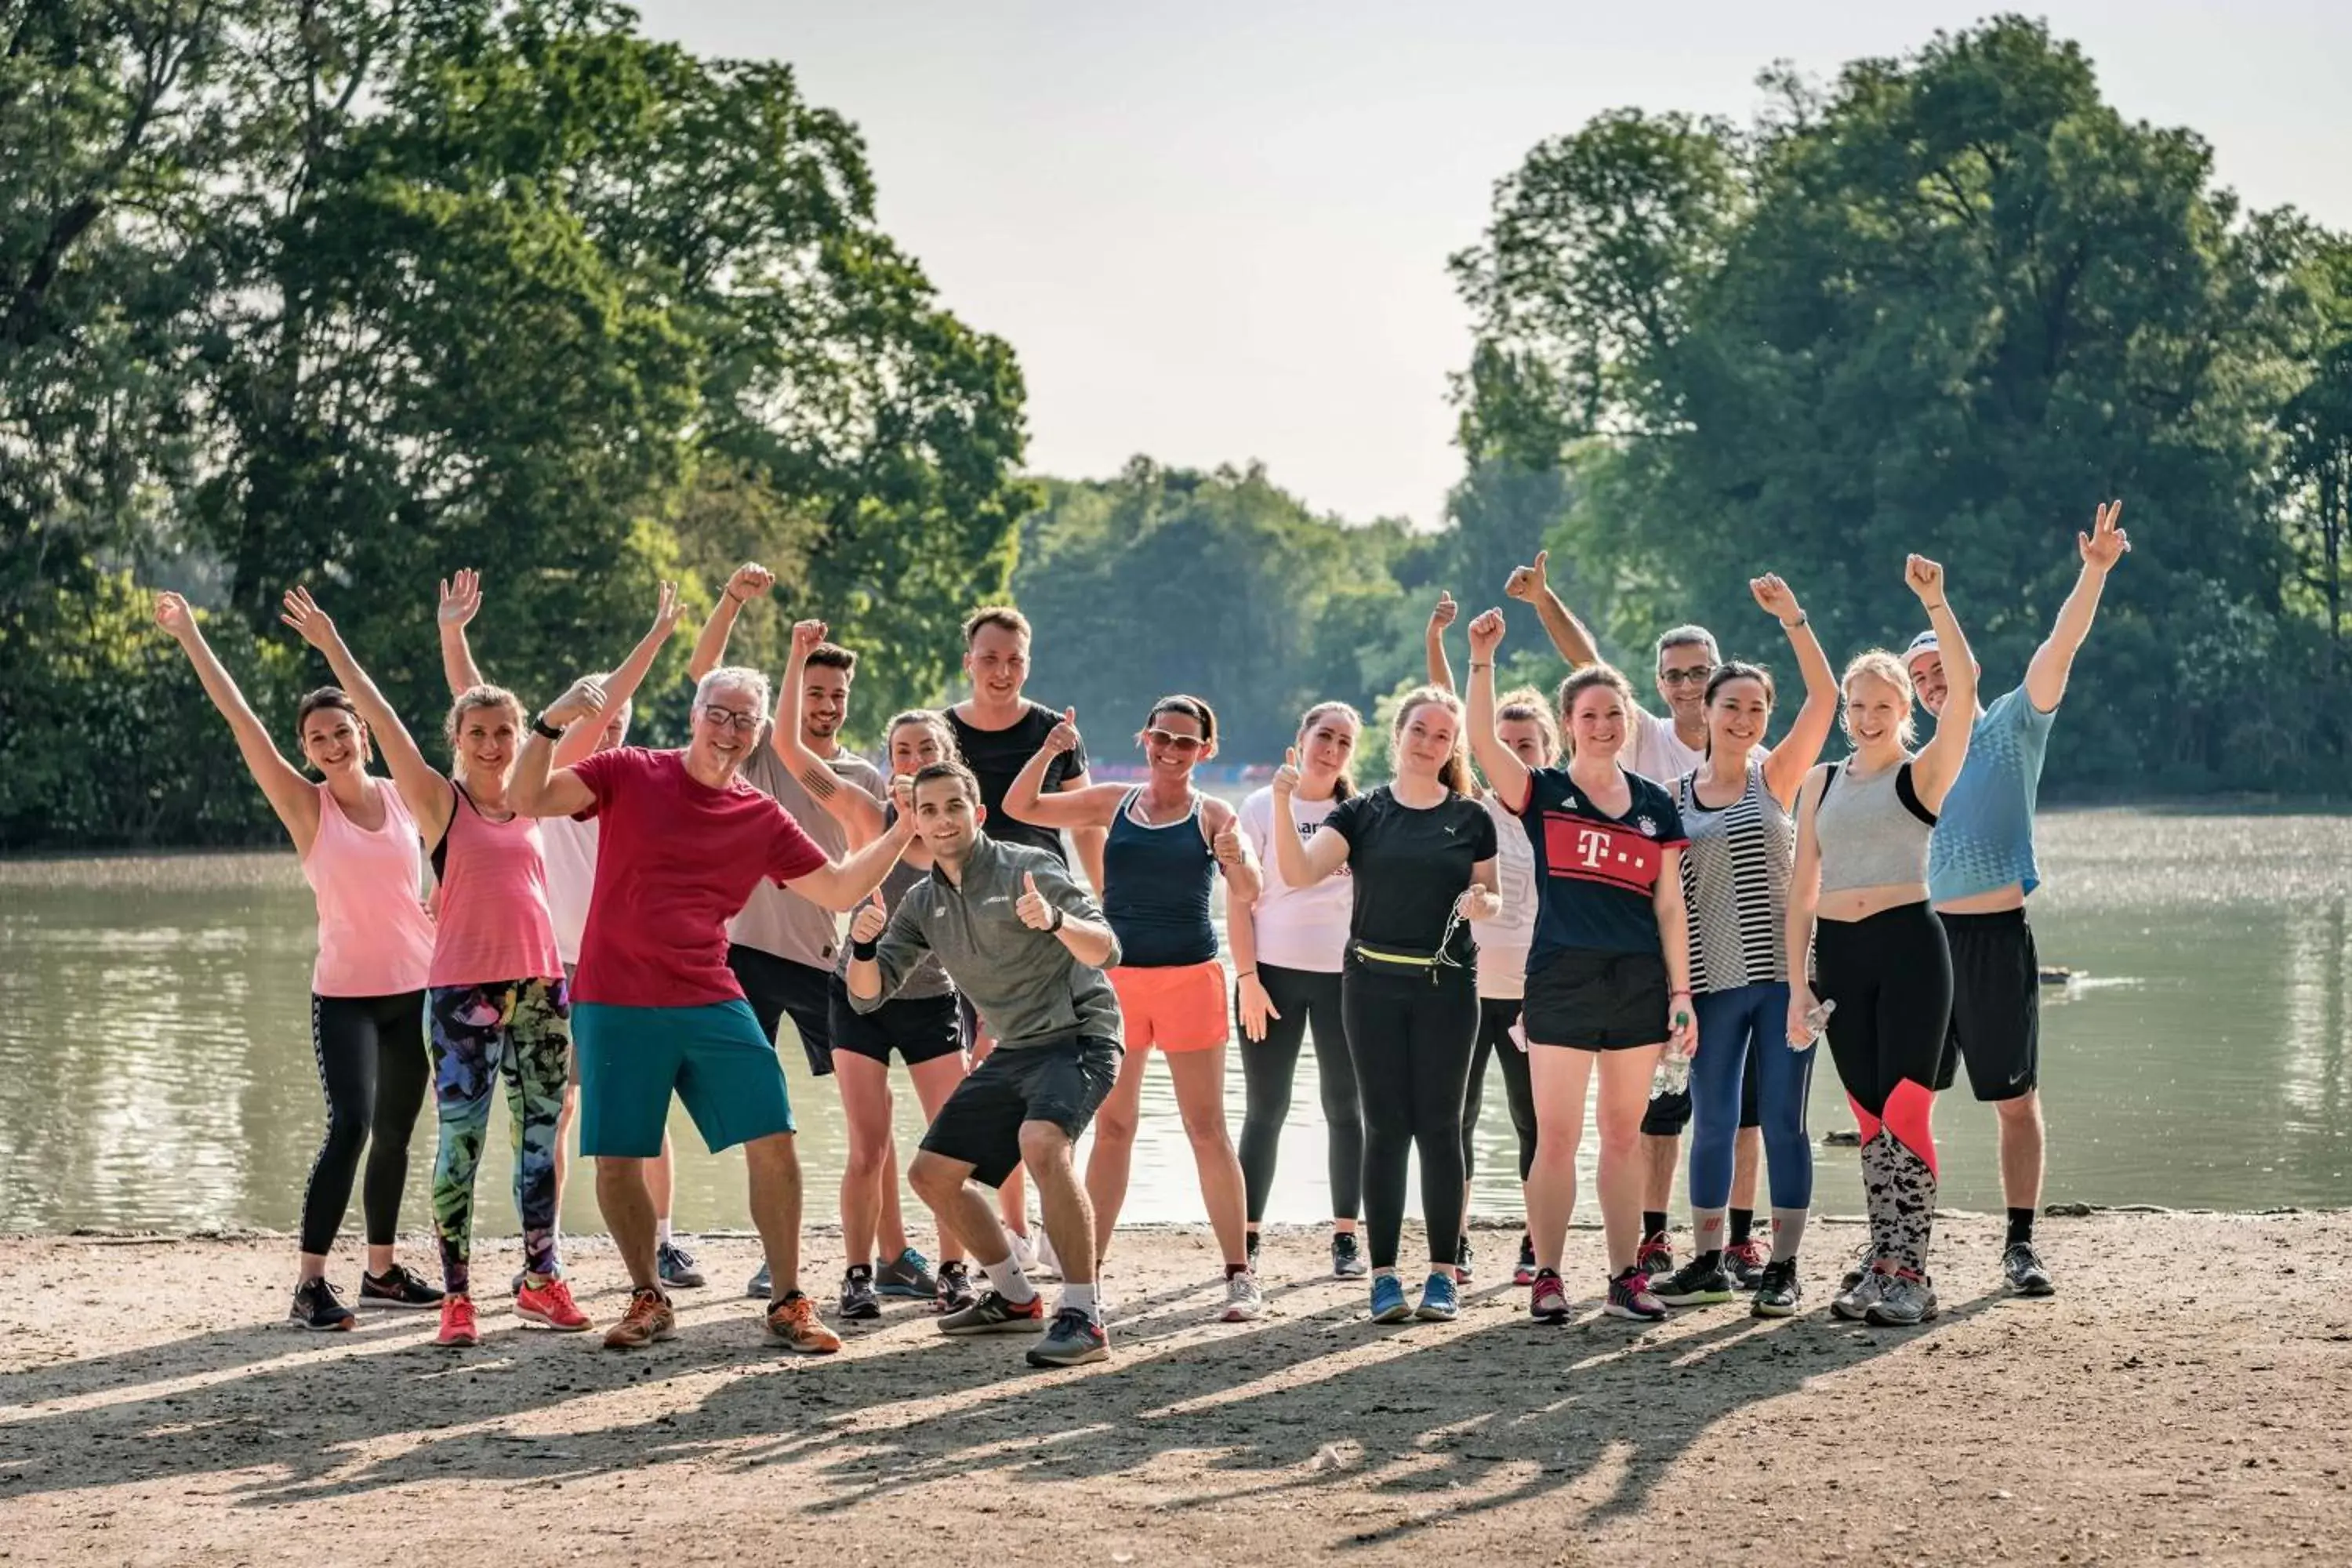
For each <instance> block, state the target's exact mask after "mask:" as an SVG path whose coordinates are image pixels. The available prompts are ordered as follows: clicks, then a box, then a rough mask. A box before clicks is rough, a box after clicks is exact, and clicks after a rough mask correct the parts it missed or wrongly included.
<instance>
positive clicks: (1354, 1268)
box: [1331, 1230, 1372, 1279]
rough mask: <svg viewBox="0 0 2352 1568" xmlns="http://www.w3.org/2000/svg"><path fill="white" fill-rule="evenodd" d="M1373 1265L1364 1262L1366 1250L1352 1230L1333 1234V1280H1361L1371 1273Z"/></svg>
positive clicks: (1336, 1231) (1338, 1231)
mask: <svg viewBox="0 0 2352 1568" xmlns="http://www.w3.org/2000/svg"><path fill="white" fill-rule="evenodd" d="M1371 1271H1372V1270H1371V1265H1370V1264H1368V1263H1366V1262H1365V1261H1364V1249H1363V1247H1362V1245H1361V1244H1360V1243H1359V1242H1358V1241H1357V1239H1356V1233H1355V1232H1354V1231H1352V1230H1335V1231H1333V1232H1332V1233H1331V1278H1332V1279H1362V1278H1363V1277H1364V1276H1365V1275H1367V1274H1369V1273H1370V1272H1371Z"/></svg>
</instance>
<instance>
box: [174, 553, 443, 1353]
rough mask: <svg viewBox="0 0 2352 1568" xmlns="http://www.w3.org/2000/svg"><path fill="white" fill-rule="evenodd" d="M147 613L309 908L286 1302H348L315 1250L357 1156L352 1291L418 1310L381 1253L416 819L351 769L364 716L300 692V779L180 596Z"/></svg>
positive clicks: (420, 924)
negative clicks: (272, 831) (220, 736)
mask: <svg viewBox="0 0 2352 1568" xmlns="http://www.w3.org/2000/svg"><path fill="white" fill-rule="evenodd" d="M155 624H156V625H157V626H161V627H162V628H163V630H164V631H165V632H166V633H167V634H169V635H170V636H171V637H172V638H173V640H174V641H175V642H177V643H178V644H179V645H180V647H181V649H182V650H183V651H184V652H185V653H186V654H187V656H188V662H189V663H190V664H192V665H194V667H195V671H196V679H198V680H200V681H201V682H203V684H204V689H205V695H206V696H208V697H210V698H211V699H212V700H213V705H214V706H215V707H216V708H218V709H219V710H220V711H221V716H222V717H223V718H225V719H226V720H227V721H228V723H229V729H230V731H232V732H234V733H235V735H236V744H237V750H238V751H239V752H243V753H244V756H245V763H246V766H247V768H249V769H251V770H252V773H253V777H254V782H255V783H257V784H259V785H260V786H261V793H262V794H263V795H265V796H267V797H268V801H269V805H270V808H271V809H272V810H274V811H276V812H277V813H278V821H280V822H282V823H284V824H285V825H286V831H287V834H288V835H289V837H291V838H292V839H293V840H294V849H295V853H296V854H298V855H299V856H300V857H301V860H302V874H303V875H304V876H305V877H306V878H308V879H310V887H311V890H312V892H313V893H314V894H315V896H316V897H317V900H318V906H319V959H318V963H317V964H316V965H315V966H314V967H313V969H312V971H311V979H310V1047H311V1055H312V1058H313V1059H314V1060H316V1062H317V1063H318V1068H319V1084H320V1089H321V1090H322V1091H323V1092H324V1094H325V1096H326V1100H327V1131H326V1136H325V1137H324V1138H323V1139H322V1140H321V1141H320V1144H319V1152H318V1155H317V1157H316V1158H315V1159H314V1160H313V1161H312V1162H311V1164H310V1181H309V1184H307V1185H306V1187H305V1188H304V1190H303V1194H302V1231H301V1240H300V1243H299V1246H300V1249H301V1250H300V1261H299V1274H298V1277H297V1279H296V1283H295V1287H294V1303H293V1306H292V1308H291V1310H290V1311H289V1314H288V1315H289V1317H290V1318H291V1319H292V1320H293V1321H295V1322H298V1323H299V1324H301V1325H302V1326H303V1327H305V1328H310V1329H348V1328H350V1327H351V1326H352V1311H351V1309H350V1308H348V1307H346V1306H344V1305H343V1302H342V1299H341V1296H340V1295H339V1294H338V1293H337V1291H336V1289H335V1288H334V1287H333V1286H332V1285H331V1284H330V1283H328V1281H327V1254H328V1252H329V1251H330V1250H331V1249H332V1247H334V1245H335V1233H336V1232H337V1231H338V1230H340V1229H341V1227H342V1223H343V1215H344V1214H345V1213H346V1212H347V1211H348V1210H349V1209H350V1207H351V1201H352V1182H353V1180H354V1179H355V1178H357V1176H358V1175H359V1170H360V1156H361V1154H362V1152H365V1154H366V1156H367V1176H366V1180H365V1182H364V1184H362V1189H361V1191H362V1200H361V1206H362V1212H363V1213H364V1214H365V1215H366V1218H367V1249H368V1261H367V1269H366V1272H364V1273H363V1274H362V1275H361V1276H360V1300H362V1301H366V1302H369V1303H371V1304H374V1305H380V1306H388V1307H429V1306H433V1305H436V1304H437V1303H438V1302H439V1301H440V1300H441V1292H440V1291H438V1290H436V1289H433V1288H432V1287H431V1286H430V1285H427V1284H426V1283H425V1281H424V1280H422V1279H418V1278H417V1277H416V1276H415V1275H414V1274H412V1273H410V1272H409V1271H408V1270H407V1269H405V1268H402V1267H401V1266H400V1264H399V1263H398V1262H397V1261H395V1260H394V1256H393V1237H394V1236H395V1235H396V1234H397V1233H398V1231H399V1228H400V1194H401V1190H402V1188H404V1186H405V1185H406V1184H407V1182H408V1139H409V1134H410V1131H411V1130H412V1129H414V1128H415V1125H416V1112H417V1110H419V1108H421V1107H422V1106H423V1105H424V1103H425V1079H426V1074H427V1063H426V1058H425V1023H424V1020H425V975H426V970H427V968H428V966H429V965H430V964H431V963H432V958H433V921H432V919H431V917H430V916H428V915H426V914H425V907H424V905H423V903H422V902H421V901H420V900H419V899H418V889H419V884H420V881H421V879H422V876H423V867H422V865H421V864H420V861H419V857H418V850H417V840H416V826H415V822H414V821H413V820H412V819H411V817H410V816H409V812H408V808H407V806H406V805H404V803H403V802H402V800H401V798H400V795H399V792H398V791H396V790H394V788H392V787H391V785H390V784H387V783H385V781H383V779H380V778H377V777H375V776H374V775H373V774H372V773H369V772H368V771H367V764H368V758H369V750H368V732H367V728H366V726H365V725H364V724H362V722H361V721H360V716H359V713H358V711H357V710H355V709H354V708H353V707H352V702H351V700H350V699H349V698H347V697H345V696H344V695H343V694H342V693H341V691H338V690H337V689H334V688H333V687H331V686H330V687H324V688H321V689H319V690H317V691H313V692H311V693H310V695H309V696H307V697H305V698H303V699H302V700H301V702H300V704H299V706H298V707H297V708H296V710H295V714H294V723H295V728H296V730H297V731H299V734H300V736H301V747H302V757H303V760H304V761H305V762H307V763H310V765H311V766H312V767H313V768H315V769H317V770H318V772H319V774H320V782H317V783H314V782H312V781H311V780H310V778H308V777H306V776H305V775H304V774H303V773H301V772H300V770H299V769H297V768H296V767H295V766H294V765H293V764H292V763H289V762H288V761H287V760H286V759H285V757H284V756H283V755H281V754H280V753H279V752H278V748H277V746H276V745H275V744H274V743H273V742H271V741H270V739H269V733H268V731H266V730H265V729H263V728H262V724H261V721H260V720H259V719H258V718H257V717H256V716H255V714H254V711H253V710H252V708H251V707H250V706H248V705H247V702H246V700H245V696H244V694H243V693H242V692H240V691H239V690H238V689H237V687H236V681H235V680H234V679H231V678H230V676H229V673H228V671H227V670H226V668H223V667H222V665H221V662H220V660H219V659H218V658H216V657H215V655H214V653H213V650H212V647H211V646H210V645H209V644H207V643H206V642H205V635H204V632H203V631H202V630H201V629H200V628H199V627H198V626H197V625H196V620H195V616H194V613H193V612H191V611H190V610H189V608H188V603H187V601H186V600H185V599H183V598H182V597H181V596H180V595H177V594H162V595H157V596H156V600H155Z"/></svg>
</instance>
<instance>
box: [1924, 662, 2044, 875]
mask: <svg viewBox="0 0 2352 1568" xmlns="http://www.w3.org/2000/svg"><path fill="white" fill-rule="evenodd" d="M2057 717H2058V710H2056V709H2054V708H2053V709H2052V710H2050V711H2049V712H2047V713H2044V712H2042V710H2040V709H2038V708H2036V707H2034V706H2033V700H2032V698H2029V697H2028V696H2026V694H2025V688H2024V687H2023V686H2020V687H2018V688H2017V689H2015V690H2014V691H2010V692H2007V693H2004V694H2003V695H2002V696H2001V697H2000V699H1999V700H1996V701H1995V702H1994V703H1993V705H1992V706H1991V707H1990V708H1988V709H1986V710H1985V711H1984V716H1983V717H1982V718H1980V719H1979V720H1978V721H1977V727H1976V730H1975V731H1974V732H1973V733H1971V734H1970V735H1969V755H1968V760H1967V761H1966V762H1964V763H1961V764H1960V776H1959V777H1958V778H1957V779H1955V780H1953V781H1952V787H1951V789H1950V791H1949V792H1948V794H1946V795H1945V796H1944V809H1943V811H1942V813H1941V815H1940V816H1938V817H1937V822H1936V831H1935V832H1934V833H1933V834H1931V835H1930V836H1929V837H1928V839H1927V897H1928V898H1929V899H1930V900H1932V901H1934V902H1936V903H1939V904H1941V903H1948V902H1949V901H1950V900H1954V899H1968V898H1974V897H1975V896H1976V895H1977V894H1979V893H1990V892H1991V891H1992V890H1993V889H1996V888H2006V887H2008V886H2009V885H2010V884H2011V883H2012V882H2015V883H2017V884H2019V885H2021V886H2022V887H2023V888H2024V889H2025V890H2026V891H2027V892H2029V893H2030V892H2032V891H2033V889H2035V888H2037V887H2039V886H2041V885H2042V872H2041V868H2039V867H2037V866H2036V865H2035V864H2034V860H2033V797H2034V796H2035V795H2036V794H2038V793H2039V792H2040V790H2041V788H2042V752H2044V751H2045V750H2046V749H2047V748H2048V747H2049V744H2050V725H2051V722H2052V721H2053V720H2055V719H2056V718H2057Z"/></svg>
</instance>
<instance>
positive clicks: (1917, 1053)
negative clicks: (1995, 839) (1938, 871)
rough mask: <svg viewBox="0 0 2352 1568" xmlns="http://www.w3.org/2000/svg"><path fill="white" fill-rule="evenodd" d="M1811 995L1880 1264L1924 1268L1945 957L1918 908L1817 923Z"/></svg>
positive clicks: (1934, 925)
mask: <svg viewBox="0 0 2352 1568" xmlns="http://www.w3.org/2000/svg"><path fill="white" fill-rule="evenodd" d="M1813 970H1814V980H1813V991H1814V994H1816V995H1818V996H1820V997H1821V998H1822V1000H1824V1001H1834V1002H1835V1003H1836V1004H1837V1011H1836V1012H1835V1013H1833V1014H1832V1015H1831V1016H1830V1024H1829V1046H1830V1055H1831V1057H1832V1058H1833V1059H1834V1060H1835V1061H1836V1063H1837V1069H1838V1078H1839V1079H1840V1080H1841V1081H1843V1083H1844V1085H1845V1095H1846V1102H1847V1103H1848V1104H1849V1105H1851V1106H1852V1107H1853V1118H1854V1121H1855V1122H1856V1123H1857V1124H1858V1125H1859V1127H1860V1129H1861V1131H1862V1185H1863V1195H1864V1199H1865V1200H1866V1201H1867V1203H1868V1205H1869V1208H1870V1236H1871V1240H1872V1242H1873V1243H1874V1245H1875V1246H1876V1247H1877V1253H1878V1261H1879V1263H1880V1265H1881V1266H1883V1267H1885V1268H1895V1269H1907V1270H1909V1271H1910V1272H1912V1273H1914V1274H1925V1273H1926V1272H1927V1242H1928V1237H1929V1235H1930V1233H1931V1231H1932V1229H1933V1227H1934V1225H1935V1218H1936V1137H1935V1131H1934V1121H1935V1110H1936V1090H1935V1087H1934V1086H1935V1082H1936V1073H1937V1068H1938V1067H1940V1066H1941V1064H1942V1060H1943V1054H1944V1036H1945V1032H1946V1031H1947V1030H1948V1028H1949V1026H1950V1025H1951V1019H1952V954H1951V950H1950V949H1949V948H1948V947H1947V946H1946V945H1945V941H1944V927H1943V924H1942V922H1941V921H1937V919H1936V915H1935V911H1934V910H1931V909H1929V908H1928V906H1927V904H1926V903H1925V902H1921V903H1916V904H1903V905H1900V906H1898V907H1896V908H1895V909H1891V910H1880V911H1879V912H1878V913H1877V914H1874V915H1872V916H1871V917H1870V918H1869V919H1867V920H1860V921H1832V920H1823V921H1817V922H1816V923H1815V926H1814V933H1813Z"/></svg>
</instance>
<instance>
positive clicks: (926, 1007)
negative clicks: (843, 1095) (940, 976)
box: [832, 974, 963, 1067]
mask: <svg viewBox="0 0 2352 1568" xmlns="http://www.w3.org/2000/svg"><path fill="white" fill-rule="evenodd" d="M832 1010H833V1048H834V1049H835V1051H847V1052H849V1053H850V1054H851V1055H853V1056H860V1057H866V1058H870V1059H872V1060H874V1061H877V1062H880V1063H881V1064H882V1065H883V1066H885V1067H887V1066H888V1065H889V1064H890V1053H891V1052H892V1051H893V1050H896V1051H897V1052H898V1059H899V1060H901V1061H903V1062H905V1063H906V1064H907V1065H908V1067H914V1066H916V1065H918V1064H919V1063H922V1062H928V1061H936V1060H937V1059H939V1058H940V1057H948V1056H954V1055H956V1054H957V1053H959V1052H961V1050H962V1049H963V1021H962V1019H961V1018H960V1017H959V1016H957V1012H956V994H955V993H954V992H952V991H950V992H948V993H947V994H944V995H940V996H894V997H892V998H891V999H890V1000H889V1001H887V1002H885V1003H883V1004H882V1005H880V1006H879V1007H877V1008H875V1009H874V1011H872V1012H871V1013H861V1012H859V1011H858V1010H857V1009H856V1008H855V1007H852V1006H851V1005H849V987H848V985H847V984H845V983H844V981H843V980H842V978H841V976H840V975H838V974H836V975H835V976H834V977H833V993H832Z"/></svg>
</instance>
